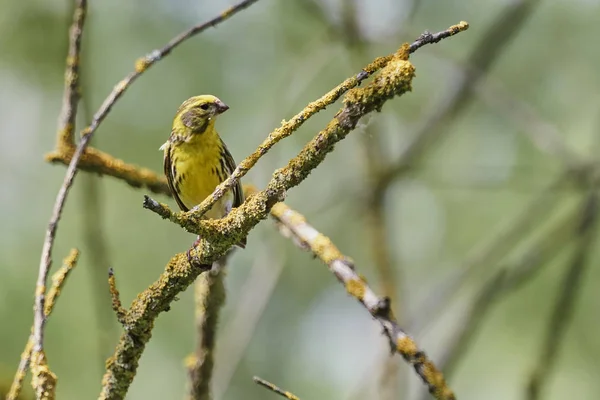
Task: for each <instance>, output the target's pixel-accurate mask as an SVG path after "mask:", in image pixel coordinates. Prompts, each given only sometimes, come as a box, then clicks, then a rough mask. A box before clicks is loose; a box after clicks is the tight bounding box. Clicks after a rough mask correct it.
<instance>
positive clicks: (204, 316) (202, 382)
mask: <svg viewBox="0 0 600 400" xmlns="http://www.w3.org/2000/svg"><path fill="white" fill-rule="evenodd" d="M226 263H227V256H224V257H223V258H221V260H219V261H216V262H215V263H213V267H212V270H211V271H208V272H207V273H205V274H202V275H200V276H199V277H198V279H197V280H196V286H195V295H194V297H195V299H196V334H197V343H196V351H195V353H193V354H191V355H190V356H188V358H187V359H186V366H187V369H188V375H189V379H190V388H189V393H188V396H187V398H188V399H189V400H209V399H210V398H211V395H210V386H211V381H212V376H213V369H214V358H215V356H214V352H215V342H216V337H217V325H218V323H219V315H220V313H221V308H222V307H223V305H224V304H225V285H224V280H225V267H226Z"/></svg>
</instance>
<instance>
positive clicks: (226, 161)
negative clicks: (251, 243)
mask: <svg viewBox="0 0 600 400" xmlns="http://www.w3.org/2000/svg"><path fill="white" fill-rule="evenodd" d="M228 109H229V107H228V106H227V105H225V103H223V102H222V101H221V100H219V99H218V98H217V97H215V96H211V95H202V96H195V97H192V98H190V99H188V100H186V101H184V102H183V104H182V105H181V106H180V107H179V109H178V110H177V114H176V115H175V119H174V120H173V128H172V130H171V136H169V139H168V140H167V142H166V143H165V144H163V145H162V146H161V150H164V171H165V175H166V176H167V181H168V183H169V188H170V189H171V193H172V194H173V197H174V198H175V201H176V202H177V205H179V208H181V210H183V211H189V210H190V209H192V208H193V207H195V206H196V205H198V204H200V203H201V202H202V200H204V199H205V198H206V197H208V196H209V195H210V194H211V193H212V192H213V191H214V190H215V188H216V187H217V185H219V184H220V183H221V182H223V181H224V180H225V179H227V177H228V176H229V175H231V173H232V172H233V170H234V169H235V167H236V164H235V161H234V160H233V157H232V156H231V153H229V150H227V146H225V143H223V141H222V140H221V137H220V136H219V134H218V133H217V131H216V130H215V120H216V117H217V115H219V114H222V113H223V112H225V111H227V110H228ZM243 201H244V194H243V191H242V184H241V183H240V182H239V181H238V182H237V184H236V185H235V186H234V187H233V188H232V190H229V191H228V192H227V193H226V194H225V195H224V196H223V197H221V199H219V201H218V202H217V203H215V205H214V206H213V207H212V208H211V209H210V210H209V211H208V212H207V213H206V214H205V216H204V217H205V218H212V219H219V218H223V217H224V216H226V215H227V214H228V213H229V211H231V209H232V208H234V207H238V206H240V205H241V204H242V203H243ZM245 244H246V241H245V240H244V241H243V242H242V243H240V244H239V246H240V247H244V245H245Z"/></svg>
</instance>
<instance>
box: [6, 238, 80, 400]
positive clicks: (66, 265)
mask: <svg viewBox="0 0 600 400" xmlns="http://www.w3.org/2000/svg"><path fill="white" fill-rule="evenodd" d="M78 259H79V251H78V250H77V249H72V250H71V252H70V253H69V255H68V256H67V257H66V258H65V259H64V261H63V265H62V266H61V267H60V269H59V270H58V271H57V272H56V273H55V274H54V276H52V286H51V287H50V290H49V291H48V294H47V298H46V302H45V306H44V314H45V317H46V318H48V317H49V316H50V314H52V310H54V306H55V305H56V300H58V297H59V296H60V294H61V291H62V289H63V287H64V285H65V282H66V280H67V278H68V276H69V274H70V273H71V271H72V270H73V268H75V267H76V266H77V260H78ZM32 350H33V335H30V336H29V339H28V340H27V344H26V345H25V350H23V353H22V354H21V361H20V362H19V368H18V369H17V372H16V374H15V377H14V379H13V382H12V385H11V387H10V391H9V392H8V394H7V395H6V400H17V399H18V397H19V393H20V392H21V388H22V387H23V380H24V379H25V375H26V374H27V369H28V368H29V363H30V360H31V352H32ZM38 361H39V362H43V361H44V360H43V359H39V358H38ZM34 375H35V373H34ZM37 383H40V384H41V383H43V382H40V381H38V382H37ZM34 388H35V387H34Z"/></svg>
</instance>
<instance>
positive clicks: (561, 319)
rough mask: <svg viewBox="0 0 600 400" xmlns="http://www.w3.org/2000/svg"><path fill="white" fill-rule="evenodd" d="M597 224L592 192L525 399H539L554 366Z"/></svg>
mask: <svg viewBox="0 0 600 400" xmlns="http://www.w3.org/2000/svg"><path fill="white" fill-rule="evenodd" d="M597 222H598V193H597V192H596V191H595V190H594V189H591V190H590V192H589V194H588V195H587V198H586V200H585V202H584V205H583V207H582V210H581V220H580V222H579V227H578V230H577V238H578V240H579V242H578V246H577V248H576V249H575V253H574V254H573V259H572V260H571V263H570V265H569V268H568V269H567V272H566V274H565V276H564V278H563V282H562V285H561V288H560V290H559V296H558V298H557V300H556V303H555V305H554V309H553V311H552V316H551V318H550V321H549V323H548V327H547V330H546V336H545V338H544V341H543V343H542V347H541V349H540V355H539V357H538V362H537V364H536V367H535V368H534V370H533V372H532V374H531V376H530V378H529V383H528V386H527V398H528V399H529V400H538V399H540V398H541V397H540V392H541V390H542V387H543V386H544V384H545V383H546V381H547V380H548V377H549V375H550V372H551V371H552V368H553V367H554V364H555V363H556V359H557V355H558V351H559V346H560V344H561V342H562V340H563V338H564V336H565V333H566V330H567V327H568V326H569V323H570V322H571V318H572V316H573V311H574V307H575V301H576V296H577V295H578V293H579V289H580V288H581V279H582V277H583V274H584V272H585V270H586V267H587V264H588V257H589V254H590V250H591V245H592V243H593V242H594V238H595V231H596V225H597Z"/></svg>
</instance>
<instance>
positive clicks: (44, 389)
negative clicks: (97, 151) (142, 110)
mask: <svg viewBox="0 0 600 400" xmlns="http://www.w3.org/2000/svg"><path fill="white" fill-rule="evenodd" d="M86 12H87V0H77V2H76V5H75V12H74V14H73V23H72V25H71V29H70V33H69V51H68V56H67V63H66V64H67V66H66V72H65V89H64V95H63V106H62V110H61V114H60V117H59V122H58V137H59V140H61V139H60V138H62V139H69V138H72V137H73V130H74V129H75V117H76V115H77V102H78V101H79V93H78V89H79V53H80V51H81V36H82V34H83V26H84V23H85V15H86ZM75 167H76V162H75V163H72V165H71V166H69V171H68V172H67V174H66V176H65V180H64V182H63V185H62V186H61V188H60V190H59V192H58V195H57V197H56V202H55V204H54V208H53V210H52V216H51V217H50V222H49V223H48V228H47V230H46V236H45V238H44V245H43V248H42V255H41V259H40V266H39V271H38V278H37V282H36V287H35V304H34V320H33V346H32V354H31V372H32V374H33V379H32V382H31V383H32V385H33V387H34V389H35V392H36V396H37V398H38V399H53V398H54V391H55V386H56V376H55V375H54V374H53V373H52V372H51V371H50V369H49V368H48V363H47V359H46V355H45V353H44V327H45V324H46V318H47V316H46V313H45V309H46V282H47V281H48V274H49V273H50V266H51V264H52V248H53V247H54V239H55V237H56V228H57V226H58V221H59V220H60V217H61V215H62V211H63V208H64V204H65V201H66V198H67V194H68V192H69V189H70V188H71V185H72V184H73V179H74V178H75V174H76V172H77V171H76V168H75Z"/></svg>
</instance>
